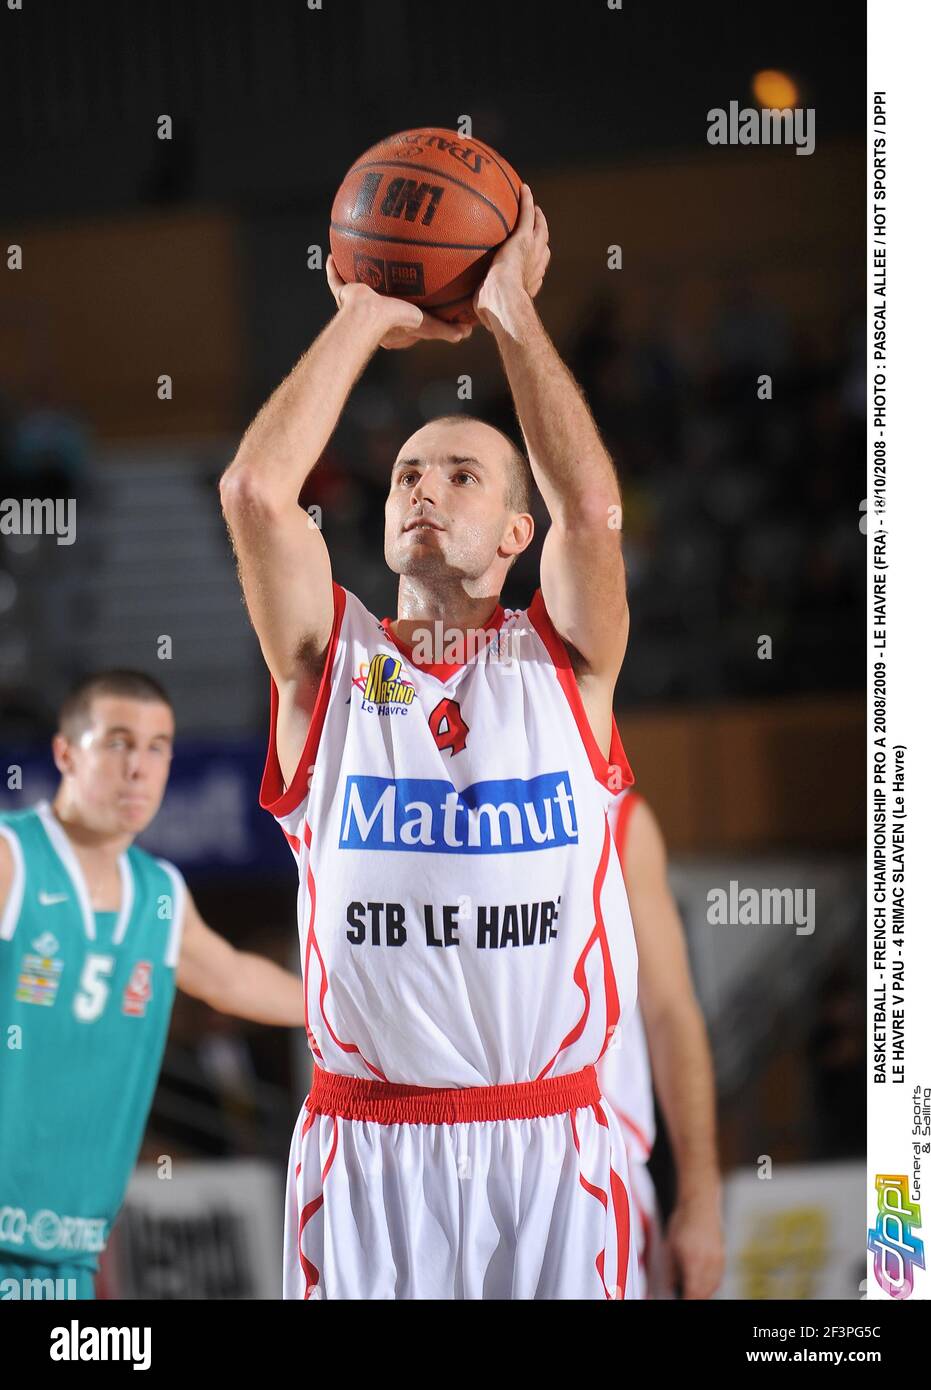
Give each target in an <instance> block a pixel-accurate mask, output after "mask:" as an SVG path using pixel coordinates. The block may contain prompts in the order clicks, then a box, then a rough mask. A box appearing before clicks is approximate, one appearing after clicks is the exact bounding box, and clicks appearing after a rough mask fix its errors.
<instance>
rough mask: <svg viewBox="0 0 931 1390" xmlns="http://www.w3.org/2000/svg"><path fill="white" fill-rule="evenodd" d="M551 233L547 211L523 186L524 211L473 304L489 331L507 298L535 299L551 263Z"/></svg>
mask: <svg viewBox="0 0 931 1390" xmlns="http://www.w3.org/2000/svg"><path fill="white" fill-rule="evenodd" d="M549 239H550V230H549V227H548V226H547V225H546V218H545V217H544V215H543V209H542V208H540V207H537V205H536V204H535V203H534V201H533V193H532V192H531V189H530V185H529V184H528V183H522V184H521V186H520V211H519V212H518V214H517V222H516V223H515V226H514V230H513V232H511V234H510V236H509V237H507V238H506V239H505V240H504V241H503V242H502V243H501V245H500V246H499V247H498V250H497V251H496V252H495V255H494V257H493V259H492V262H491V265H490V266H489V267H488V272H487V274H486V276H485V278H484V280H483V281H482V283H481V284H480V285H479V287H478V289H477V290H476V292H475V297H474V299H473V301H472V304H473V307H474V309H475V313H476V315H477V317H478V319H479V320H480V322H482V323H483V324H484V325H485V327H486V328H490V327H491V321H492V319H495V318H497V319H501V318H502V317H503V315H502V312H501V311H502V308H503V304H504V302H505V301H506V298H507V295H508V294H509V293H513V291H514V290H515V289H517V290H520V291H523V292H524V293H526V294H529V295H530V298H531V299H535V298H536V296H537V295H538V294H539V292H540V286H541V285H542V284H543V277H544V275H545V274H546V268H547V266H548V265H549V263H550V247H549Z"/></svg>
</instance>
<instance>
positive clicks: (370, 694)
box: [352, 652, 414, 714]
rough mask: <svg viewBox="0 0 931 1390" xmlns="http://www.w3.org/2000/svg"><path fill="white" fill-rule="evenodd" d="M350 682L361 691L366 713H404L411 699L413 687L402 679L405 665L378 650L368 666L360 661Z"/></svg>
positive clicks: (394, 657)
mask: <svg viewBox="0 0 931 1390" xmlns="http://www.w3.org/2000/svg"><path fill="white" fill-rule="evenodd" d="M352 683H353V685H354V686H355V687H356V689H357V690H361V691H362V708H363V709H364V710H365V711H366V713H367V714H375V713H377V714H407V709H408V706H409V705H410V704H411V703H412V702H413V699H414V687H413V685H412V683H411V682H410V681H409V680H405V678H404V667H403V666H402V665H401V663H400V661H399V660H398V658H397V657H396V656H390V655H389V654H388V653H387V652H379V653H378V655H377V656H375V657H373V658H372V660H371V662H369V664H368V665H367V666H366V664H365V662H362V663H361V665H360V666H359V674H358V675H357V676H356V677H355V679H354V680H353V682H352Z"/></svg>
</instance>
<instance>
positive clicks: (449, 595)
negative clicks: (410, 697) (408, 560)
mask: <svg viewBox="0 0 931 1390" xmlns="http://www.w3.org/2000/svg"><path fill="white" fill-rule="evenodd" d="M499 601H500V595H498V594H494V593H492V594H487V593H486V594H467V593H466V592H465V591H464V590H463V588H462V585H461V583H460V582H459V581H453V582H451V583H450V584H449V585H448V586H445V585H443V586H440V587H437V585H436V583H435V582H434V583H430V584H427V583H426V582H424V581H422V580H417V579H412V578H410V577H409V576H408V575H402V576H401V580H400V583H399V584H398V616H397V617H396V618H395V619H394V621H393V622H392V624H391V630H392V632H393V633H394V634H395V636H396V637H399V638H400V639H401V641H402V642H407V643H408V644H411V643H413V641H414V640H415V634H416V633H417V630H418V629H423V628H428V629H429V631H430V633H431V635H433V634H438V635H439V637H440V639H441V640H442V639H443V638H444V637H445V636H446V635H456V634H457V633H467V632H469V631H475V630H480V629H481V628H484V627H487V626H488V624H489V623H490V622H491V621H492V619H493V617H494V614H495V611H496V610H497V607H498V603H499ZM437 625H439V626H437Z"/></svg>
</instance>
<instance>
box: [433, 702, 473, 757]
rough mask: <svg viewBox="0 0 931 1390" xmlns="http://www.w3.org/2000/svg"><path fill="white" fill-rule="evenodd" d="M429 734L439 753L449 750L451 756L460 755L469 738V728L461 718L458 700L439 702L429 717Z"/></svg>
mask: <svg viewBox="0 0 931 1390" xmlns="http://www.w3.org/2000/svg"><path fill="white" fill-rule="evenodd" d="M430 732H431V734H432V735H433V737H434V738H435V739H436V746H437V748H439V749H440V751H441V752H443V751H445V749H447V748H449V749H451V750H452V753H451V756H453V755H455V754H456V753H461V752H462V750H463V748H465V746H466V739H467V738H468V736H469V726H468V724H467V723H466V722H465V720H464V719H463V717H462V711H461V710H460V708H459V701H458V700H449V699H446V700H441V701H440V703H439V704H438V705H437V707H436V709H435V710H434V711H433V713H432V714H431V715H430Z"/></svg>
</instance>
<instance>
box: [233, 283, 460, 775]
mask: <svg viewBox="0 0 931 1390" xmlns="http://www.w3.org/2000/svg"><path fill="white" fill-rule="evenodd" d="M327 278H328V280H329V283H330V288H331V289H332V291H333V294H334V296H335V298H336V301H337V312H336V315H335V316H334V317H333V318H332V319H331V320H330V322H329V323H328V324H327V326H326V328H325V329H324V330H323V332H322V333H321V334H320V335H319V337H318V338H317V339H316V340H315V342H314V343H313V344H312V345H311V347H310V348H309V349H308V350H307V352H306V353H305V354H304V356H303V357H302V358H301V359H300V361H299V362H298V363H297V365H296V366H295V367H294V369H293V371H292V372H291V373H290V375H289V376H288V377H286V378H285V380H284V381H283V382H282V383H281V385H280V386H279V387H278V388H277V390H276V391H275V392H274V393H273V394H272V396H271V397H270V398H269V400H268V401H267V402H266V403H265V405H264V406H263V407H262V409H261V410H260V411H259V413H258V415H257V416H256V418H255V419H254V420H253V422H252V424H251V425H250V426H249V428H248V429H247V430H246V433H245V434H244V435H243V438H242V442H241V443H240V446H239V449H238V450H237V453H236V457H235V458H234V460H233V462H232V463H231V464H230V466H229V467H228V468H227V470H226V472H225V473H224V474H223V477H222V478H221V480H220V497H221V502H222V506H223V514H224V516H225V517H226V521H227V524H228V526H229V530H230V534H231V536H232V539H233V545H234V547H235V550H236V556H237V561H238V565H239V577H240V582H241V584H242V588H243V593H244V595H245V599H246V606H247V608H248V610H249V616H250V618H251V619H252V624H253V626H254V627H255V630H256V633H257V635H258V638H259V642H260V644H261V647H262V654H263V656H264V657H265V661H266V664H267V665H268V669H269V670H270V671H271V673H272V675H273V676H274V678H275V683H276V685H277V687H278V692H279V715H278V731H277V740H278V756H279V762H280V765H281V770H282V773H283V775H284V776H285V778H286V779H290V777H291V776H292V775H293V773H294V770H295V768H296V767H297V764H298V760H299V758H300V753H301V749H302V747H303V744H304V739H305V736H306V732H307V726H308V723H309V720H310V715H311V712H312V709H313V701H314V698H315V695H316V687H317V683H318V681H319V675H320V668H321V665H322V660H323V656H324V654H325V652H326V647H327V643H328V641H329V637H330V631H331V629H332V625H333V589H332V578H331V572H330V560H329V555H328V554H327V548H326V545H325V543H324V540H323V536H322V534H321V532H320V531H319V530H318V529H317V527H316V526H315V525H314V524H313V523H312V522H311V520H310V518H309V516H308V515H307V513H305V512H304V511H303V510H302V508H301V507H300V505H299V500H298V499H299V497H300V493H301V489H302V488H303V486H304V483H305V481H306V479H307V476H308V474H309V473H310V471H311V470H312V469H313V467H314V466H315V464H316V463H317V461H318V460H319V458H320V455H321V454H322V452H323V449H324V447H325V446H326V443H327V440H328V439H329V437H330V435H331V434H332V432H333V429H334V427H335V426H336V422H337V421H338V419H339V417H340V414H341V412H342V410H343V407H344V405H345V403H346V399H347V397H348V395H349V392H350V391H351V389H352V386H353V384H354V382H355V381H356V379H357V378H358V376H359V375H360V373H361V372H362V370H363V369H364V367H365V365H366V363H367V362H368V360H369V358H370V357H371V356H372V354H373V353H374V352H375V350H376V348H377V347H378V346H379V345H382V346H384V347H408V346H410V345H411V344H413V343H414V342H416V341H418V340H419V339H423V338H437V339H443V340H446V341H448V342H459V341H460V340H461V339H462V338H463V337H465V336H467V334H468V332H469V330H468V329H464V328H462V327H460V326H453V325H452V324H446V323H441V322H440V321H439V320H437V319H434V318H432V317H431V316H430V315H429V314H424V313H423V312H422V311H421V310H420V309H417V308H416V307H415V306H414V305H412V304H407V303H404V302H402V301H401V300H398V299H392V298H389V297H387V296H383V295H377V294H376V293H375V292H374V291H373V290H370V289H368V288H367V287H366V286H364V285H344V284H343V282H342V281H341V280H340V279H339V277H338V275H337V274H336V271H335V268H334V267H333V265H332V258H331V259H330V260H329V261H328V263H327Z"/></svg>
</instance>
